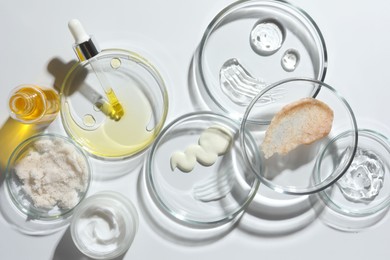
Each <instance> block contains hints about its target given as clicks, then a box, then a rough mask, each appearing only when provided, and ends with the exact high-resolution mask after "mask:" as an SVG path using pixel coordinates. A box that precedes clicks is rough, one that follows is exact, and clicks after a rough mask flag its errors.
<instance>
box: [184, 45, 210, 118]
mask: <svg viewBox="0 0 390 260" xmlns="http://www.w3.org/2000/svg"><path fill="white" fill-rule="evenodd" d="M198 49H199V47H198V48H197V49H196V51H195V53H194V55H193V56H192V58H191V61H190V65H189V70H188V84H187V85H188V93H189V94H190V99H191V102H192V106H193V107H194V108H195V109H196V110H209V109H210V108H209V106H208V104H213V102H212V100H211V98H210V95H209V94H208V93H207V91H206V89H205V87H204V85H203V84H202V83H201V82H202V81H201V78H200V75H199V72H198V70H197V66H196V64H195V63H196V62H197V61H196V60H195V59H196V57H195V55H196V53H197V52H198Z"/></svg>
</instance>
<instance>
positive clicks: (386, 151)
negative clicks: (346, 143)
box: [315, 129, 390, 230]
mask: <svg viewBox="0 0 390 260" xmlns="http://www.w3.org/2000/svg"><path fill="white" fill-rule="evenodd" d="M351 135H353V133H352V132H351V131H346V132H344V133H342V134H340V135H339V136H337V137H336V138H335V139H334V140H333V141H332V142H331V143H330V144H329V145H328V147H327V148H326V149H325V150H324V151H323V153H322V154H321V156H320V157H319V158H318V171H317V172H316V175H315V177H316V178H320V176H321V172H322V171H325V170H327V169H328V168H332V167H336V166H337V164H339V162H340V161H344V160H346V158H345V157H344V156H341V157H339V158H333V156H332V154H333V153H334V151H335V150H336V151H338V152H342V153H345V151H342V149H341V148H340V147H338V146H337V145H334V144H337V143H339V142H340V141H341V140H345V139H347V138H349V137H350V136H351ZM358 135H359V144H358V148H357V151H356V154H355V156H354V159H353V161H352V164H351V165H350V166H349V168H348V169H347V171H346V173H345V174H344V175H343V176H342V177H341V178H340V179H339V180H338V181H337V182H336V183H335V185H333V186H331V187H329V188H327V189H325V190H323V191H321V192H320V193H319V196H320V198H321V199H322V200H323V202H324V203H325V205H326V206H327V207H328V208H329V209H330V212H328V213H327V219H326V220H327V222H328V223H327V224H329V225H333V226H334V227H338V228H339V229H343V230H348V229H349V230H359V229H362V228H364V227H368V225H373V224H375V223H376V222H377V221H379V220H380V219H381V217H383V214H384V212H387V210H388V209H389V206H390V180H389V179H390V176H389V175H390V164H389V161H388V158H389V156H390V141H389V138H388V137H386V136H384V135H383V134H381V133H379V132H377V131H374V130H371V129H359V130H358ZM382 213H383V214H382ZM336 220H337V221H336Z"/></svg>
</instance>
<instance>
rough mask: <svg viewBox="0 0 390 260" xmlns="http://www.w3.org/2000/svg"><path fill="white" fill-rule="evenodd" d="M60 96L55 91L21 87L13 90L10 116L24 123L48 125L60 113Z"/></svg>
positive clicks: (28, 86) (10, 101) (30, 86)
mask: <svg viewBox="0 0 390 260" xmlns="http://www.w3.org/2000/svg"><path fill="white" fill-rule="evenodd" d="M59 108H60V104H59V96H58V94H57V92H56V91H55V90H53V89H48V88H43V87H39V86H35V85H21V86H19V87H17V88H15V89H13V90H12V92H11V95H10V98H9V112H10V116H11V117H12V118H13V119H15V120H17V121H19V122H22V123H27V124H29V123H48V122H51V121H53V120H54V119H55V118H56V116H57V113H58V111H59Z"/></svg>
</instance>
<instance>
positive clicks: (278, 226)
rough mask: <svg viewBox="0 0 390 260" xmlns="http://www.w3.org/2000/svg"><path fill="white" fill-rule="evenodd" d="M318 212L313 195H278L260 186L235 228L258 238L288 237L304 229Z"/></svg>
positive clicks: (316, 200) (319, 209)
mask: <svg viewBox="0 0 390 260" xmlns="http://www.w3.org/2000/svg"><path fill="white" fill-rule="evenodd" d="M322 209H323V205H322V204H320V203H319V201H318V199H317V197H316V196H315V195H301V196H292V195H285V194H279V193H276V192H275V191H272V190H270V189H269V188H268V187H266V186H265V185H260V188H259V190H258V193H257V194H256V196H255V198H254V199H253V201H252V202H251V204H250V205H249V206H248V208H247V210H246V212H245V214H244V215H243V217H242V218H241V220H240V223H239V225H238V228H239V229H240V230H242V231H244V232H245V233H248V234H250V235H253V236H259V237H282V236H288V235H292V234H295V233H297V232H299V231H301V230H303V229H305V228H306V227H308V226H309V225H310V224H311V223H313V221H314V220H316V219H317V218H318V215H319V214H320V213H321V211H322Z"/></svg>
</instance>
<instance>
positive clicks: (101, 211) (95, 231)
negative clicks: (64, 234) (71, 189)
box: [70, 191, 139, 259]
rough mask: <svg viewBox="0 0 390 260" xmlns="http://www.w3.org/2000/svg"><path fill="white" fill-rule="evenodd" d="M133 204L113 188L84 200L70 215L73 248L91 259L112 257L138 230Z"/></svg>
mask: <svg viewBox="0 0 390 260" xmlns="http://www.w3.org/2000/svg"><path fill="white" fill-rule="evenodd" d="M138 222H139V220H138V213H137V210H136V208H135V206H134V205H133V203H132V202H131V201H130V200H129V199H127V198H126V197H124V196H123V195H121V194H120V193H117V192H113V191H103V192H99V193H97V194H94V195H92V196H91V197H88V198H87V199H85V200H84V201H83V202H82V203H81V204H80V205H79V206H78V207H77V208H76V209H75V212H74V214H73V219H72V223H71V226H70V232H71V236H72V239H73V241H74V243H75V245H76V247H77V248H78V249H79V250H80V251H81V252H82V253H83V254H85V255H86V256H88V257H92V258H94V259H113V258H116V257H119V256H121V255H123V254H124V253H125V252H126V251H127V250H128V249H129V248H130V246H131V244H132V242H133V240H134V237H135V235H136V233H137V230H138Z"/></svg>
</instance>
